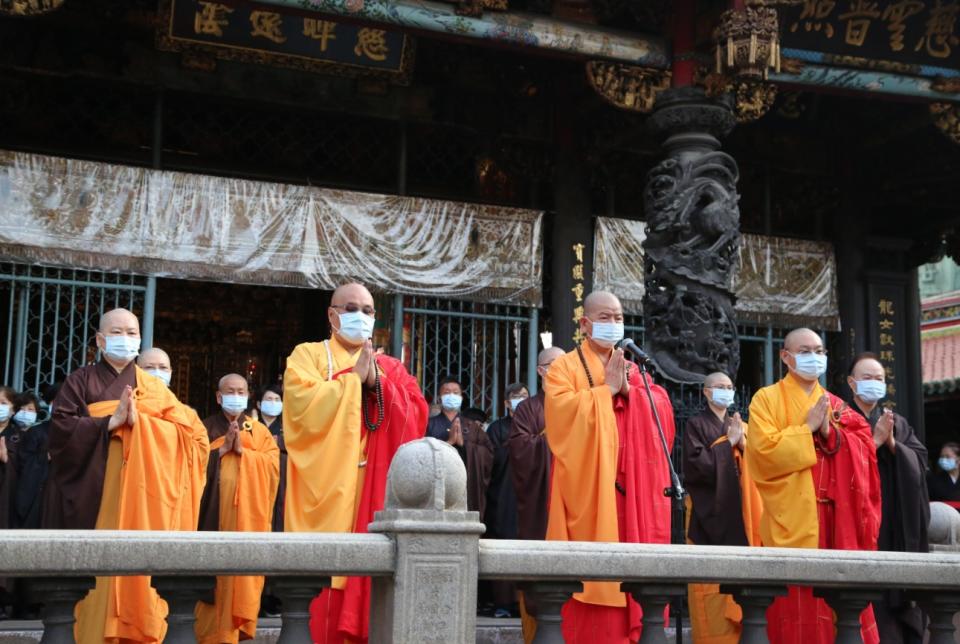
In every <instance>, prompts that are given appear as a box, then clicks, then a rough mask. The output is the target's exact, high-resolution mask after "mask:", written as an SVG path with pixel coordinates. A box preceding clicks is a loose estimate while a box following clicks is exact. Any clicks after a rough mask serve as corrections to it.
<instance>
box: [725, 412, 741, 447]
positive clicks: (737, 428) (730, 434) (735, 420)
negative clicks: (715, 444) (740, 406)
mask: <svg viewBox="0 0 960 644" xmlns="http://www.w3.org/2000/svg"><path fill="white" fill-rule="evenodd" d="M744 435H745V434H744V431H743V421H742V420H741V418H740V412H734V414H733V416H731V417H730V418H729V419H728V420H727V441H729V443H730V444H731V445H732V446H734V447H736V448H738V449H740V450H741V451H743V447H744Z"/></svg>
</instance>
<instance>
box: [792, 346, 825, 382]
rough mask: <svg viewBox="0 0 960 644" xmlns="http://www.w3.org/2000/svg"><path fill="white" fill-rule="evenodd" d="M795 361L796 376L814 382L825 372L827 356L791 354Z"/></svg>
mask: <svg viewBox="0 0 960 644" xmlns="http://www.w3.org/2000/svg"><path fill="white" fill-rule="evenodd" d="M790 355H792V356H793V358H794V360H796V363H797V366H796V370H797V374H798V375H800V376H801V377H804V378H807V379H809V380H816V379H817V378H819V377H820V376H822V375H823V374H825V373H826V372H827V355H826V354H819V353H810V352H807V353H791V354H790Z"/></svg>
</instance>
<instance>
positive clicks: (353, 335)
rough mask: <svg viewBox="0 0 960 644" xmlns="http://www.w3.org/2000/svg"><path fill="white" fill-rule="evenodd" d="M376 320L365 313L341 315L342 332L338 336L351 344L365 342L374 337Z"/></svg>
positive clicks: (338, 332) (355, 312)
mask: <svg viewBox="0 0 960 644" xmlns="http://www.w3.org/2000/svg"><path fill="white" fill-rule="evenodd" d="M374 322H375V320H374V319H373V318H372V317H371V316H369V315H367V314H366V313H364V312H363V311H354V312H352V313H341V314H340V330H339V331H337V334H338V335H340V336H342V337H344V338H346V339H347V340H349V341H351V342H365V341H367V340H369V339H370V338H371V337H372V336H373V324H374Z"/></svg>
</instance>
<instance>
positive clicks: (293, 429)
mask: <svg viewBox="0 0 960 644" xmlns="http://www.w3.org/2000/svg"><path fill="white" fill-rule="evenodd" d="M359 356H360V353H359V351H358V352H356V353H354V354H351V353H350V352H349V351H348V350H347V349H346V348H345V347H344V346H343V345H342V344H341V343H340V341H339V340H338V338H337V337H336V335H334V336H333V337H331V338H330V339H329V340H327V341H325V342H311V343H305V344H301V345H299V346H297V347H296V349H294V351H293V353H292V354H291V355H290V357H289V358H287V368H286V371H285V372H284V376H283V389H284V392H283V393H284V396H283V436H284V442H285V444H286V447H287V455H288V467H287V492H286V499H285V511H284V527H285V529H286V530H287V531H289V532H366V529H367V524H368V523H369V522H370V521H372V520H373V514H374V512H376V511H377V510H381V509H383V503H384V496H385V494H386V479H387V469H388V468H389V467H390V461H391V459H392V458H393V455H394V454H395V453H396V450H397V448H398V447H399V446H400V445H401V444H402V443H405V442H407V441H410V440H414V439H417V438H422V437H423V434H424V431H425V429H426V426H427V411H428V407H427V403H426V401H425V400H424V398H423V394H422V393H421V391H420V386H419V384H418V383H417V381H416V379H415V378H413V377H412V376H410V374H408V373H407V371H406V369H405V368H404V367H403V365H402V364H401V363H400V361H398V360H396V359H394V358H392V357H390V356H377V357H376V361H377V366H378V372H379V374H380V386H381V393H382V396H383V417H382V418H378V416H379V411H378V403H377V396H376V393H375V392H374V391H373V390H365V389H364V388H363V385H362V383H361V381H360V377H359V376H357V375H356V374H355V373H354V372H353V367H354V366H355V365H356V363H357V359H358V358H359ZM361 406H363V407H364V408H365V409H366V410H367V421H368V422H370V423H373V424H374V425H377V422H378V421H382V422H379V425H378V426H376V428H375V429H369V428H368V427H367V426H365V425H364V417H363V413H362V411H361ZM332 588H333V592H325V593H323V594H322V596H321V600H319V601H314V603H313V606H312V607H311V618H312V619H311V632H312V633H313V637H314V641H315V642H333V641H341V640H340V639H338V638H349V639H350V640H360V641H364V640H366V638H367V636H368V621H369V615H368V614H369V605H370V580H369V578H349V579H347V578H344V577H334V579H333V583H332ZM321 604H322V605H321Z"/></svg>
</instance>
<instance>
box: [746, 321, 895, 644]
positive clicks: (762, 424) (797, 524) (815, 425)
mask: <svg viewBox="0 0 960 644" xmlns="http://www.w3.org/2000/svg"><path fill="white" fill-rule="evenodd" d="M780 359H781V360H782V361H783V363H784V365H786V367H787V369H789V373H788V374H787V376H786V377H784V378H783V379H782V380H781V381H780V382H778V383H776V384H774V385H771V386H769V387H764V388H763V389H761V390H760V391H758V392H757V393H756V394H755V395H754V397H753V400H752V401H751V403H750V431H749V432H748V433H747V447H746V450H745V452H744V453H745V454H746V461H747V467H748V469H749V471H750V474H751V475H752V476H753V478H754V481H755V483H756V485H757V490H758V491H759V492H760V496H761V498H762V499H763V509H764V512H763V516H762V518H761V520H760V539H761V542H762V544H763V545H764V546H772V547H781V548H822V549H830V550H876V549H877V537H878V534H879V531H880V477H879V473H878V470H877V454H876V445H874V442H873V432H872V430H871V429H870V425H869V423H867V421H866V420H865V419H864V417H863V416H862V415H860V414H859V413H857V412H856V411H855V410H853V409H851V408H850V407H849V406H848V405H846V404H845V403H844V402H843V401H842V400H840V399H839V398H837V397H836V396H834V395H833V394H831V393H829V392H827V391H825V390H824V389H823V388H822V387H821V386H820V383H819V382H818V379H819V378H820V376H822V375H823V374H824V373H825V372H826V368H827V355H826V351H825V350H824V348H823V340H822V339H821V338H820V336H819V335H818V334H817V333H815V332H813V331H811V330H810V329H796V330H794V331H791V332H790V333H789V334H787V337H786V338H785V339H784V344H783V350H782V351H781V352H780ZM834 621H835V618H834V614H833V611H832V610H830V608H829V606H828V605H827V604H826V602H825V601H824V600H822V599H818V598H815V597H814V596H813V593H812V590H811V589H810V588H809V587H800V586H791V587H790V588H789V594H788V595H787V596H786V597H779V598H777V599H776V601H774V603H773V605H772V606H771V607H770V609H769V610H768V611H767V630H768V633H769V637H770V641H771V642H777V643H778V644H829V643H831V642H833V639H834V635H835V631H836V629H835V626H834ZM860 624H861V632H862V635H863V641H864V642H865V644H871V643H876V642H878V641H879V638H878V635H877V627H876V623H875V621H874V615H873V608H872V607H871V606H868V607H867V608H866V610H864V611H863V614H862V615H861V616H860Z"/></svg>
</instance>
